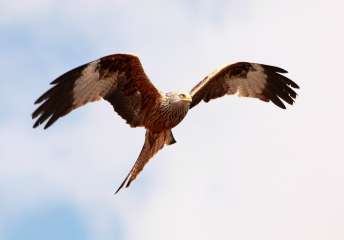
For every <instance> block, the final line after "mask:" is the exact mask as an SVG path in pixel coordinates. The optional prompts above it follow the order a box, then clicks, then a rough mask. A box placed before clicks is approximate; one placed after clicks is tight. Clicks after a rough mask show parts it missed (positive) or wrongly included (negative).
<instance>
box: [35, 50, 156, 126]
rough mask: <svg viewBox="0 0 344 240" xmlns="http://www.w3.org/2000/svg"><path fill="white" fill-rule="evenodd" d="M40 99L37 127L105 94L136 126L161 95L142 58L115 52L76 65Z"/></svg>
mask: <svg viewBox="0 0 344 240" xmlns="http://www.w3.org/2000/svg"><path fill="white" fill-rule="evenodd" d="M51 84H52V85H53V87H52V88H50V89H49V90H48V91H47V92H45V93H44V94H43V95H42V96H41V97H39V98H38V99H37V101H36V102H35V104H40V106H39V107H38V108H37V109H36V110H35V111H34V112H33V114H32V118H33V119H35V118H37V120H36V122H35V124H34V127H37V126H39V125H40V124H42V123H44V122H45V121H47V123H46V125H45V127H44V128H48V127H49V126H51V125H52V124H53V123H54V122H55V121H56V120H57V119H59V118H60V117H62V116H64V115H66V114H68V113H69V112H71V111H72V110H74V109H76V108H78V107H80V106H82V105H84V104H86V103H88V102H92V101H96V100H99V99H101V98H104V99H106V100H108V101H109V102H110V103H111V104H112V105H113V107H114V109H115V111H117V112H118V114H119V115H120V116H121V117H122V118H124V119H125V120H126V121H127V123H128V124H130V125H131V126H133V127H136V126H142V125H143V123H144V120H145V113H146V112H149V111H150V110H151V108H152V107H153V106H154V104H156V102H157V101H158V100H159V99H160V97H161V95H160V93H159V91H158V90H157V89H156V88H155V87H154V85H153V84H152V83H151V82H150V80H149V79H148V77H147V76H146V74H145V72H144V70H143V67H142V65H141V62H140V60H139V59H138V58H137V57H136V56H133V55H128V54H113V55H109V56H106V57H103V58H100V59H98V60H96V61H93V62H90V63H87V64H84V65H82V66H80V67H77V68H75V69H73V70H71V71H69V72H67V73H65V74H63V75H62V76H60V77H58V78H57V79H56V80H54V81H53V82H52V83H51Z"/></svg>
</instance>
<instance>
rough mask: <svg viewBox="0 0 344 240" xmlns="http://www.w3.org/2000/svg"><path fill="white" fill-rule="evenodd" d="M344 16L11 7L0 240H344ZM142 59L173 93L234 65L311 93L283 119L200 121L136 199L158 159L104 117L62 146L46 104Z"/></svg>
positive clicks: (84, 121) (268, 113)
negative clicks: (56, 84)
mask: <svg viewBox="0 0 344 240" xmlns="http://www.w3.org/2000/svg"><path fill="white" fill-rule="evenodd" d="M343 8H344V3H343V2H342V1H339V0H338V1H335V0H329V1H310V0H304V1H296V0H291V1H272V0H266V1H262V0H245V1H232V0H231V1H182V0H180V1H153V0H152V1H124V0H122V1H105V0H98V1H90V0H88V1H81V0H79V1H64V0H62V1H48V0H45V1H43V0H26V1H19V0H12V1H4V0H1V2H0V35H1V38H0V66H1V71H2V74H1V80H0V92H1V94H0V104H1V108H0V162H1V167H0V239H3V240H17V239H26V240H31V239H35V240H41V239H42V240H43V239H74V240H78V239H86V240H95V239H102V240H108V239H118V240H122V239H123V240H127V239H140V240H145V239H147V240H155V239H166V240H169V239H171V240H172V239H199V240H203V239H238V240H249V239H264V240H273V239H282V240H283V239H288V240H289V239H297V240H298V239H314V240H318V239H319V240H320V239H333V240H337V239H338V240H339V239H343V238H344V230H343V229H344V227H343V226H344V205H343V202H344V192H343V183H344V173H343V168H344V154H343V134H344V127H343V122H344V113H343V106H342V103H343V102H344V97H343V94H342V89H343V88H344V79H343V77H342V75H341V72H342V68H343V57H342V56H343V54H344V47H343V46H344V45H343V42H344V31H343V22H344V17H343V14H342V9H343ZM118 52H129V53H135V54H137V55H139V56H140V58H141V60H142V62H143V65H144V67H145V70H146V72H147V74H148V75H149V76H150V78H151V79H152V81H153V82H154V84H155V85H156V86H157V87H158V88H159V89H161V90H164V91H169V90H176V89H180V90H188V89H191V87H192V86H193V85H194V84H196V83H197V82H198V81H200V80H201V79H202V78H203V77H204V76H205V75H206V74H208V73H209V72H211V71H212V70H214V69H215V68H216V67H218V66H219V65H222V64H224V63H231V62H236V61H254V62H261V63H266V64H272V65H277V66H281V67H283V68H286V69H288V70H289V72H290V73H289V74H288V76H289V77H290V78H291V79H293V80H295V81H296V82H297V83H298V84H299V85H300V86H301V90H300V91H299V97H298V99H297V102H296V104H295V105H294V106H292V107H289V109H288V110H286V111H283V110H280V109H278V108H277V107H275V106H273V105H272V104H265V103H263V102H259V101H257V100H254V99H253V100H252V99H246V98H236V97H227V98H222V99H220V100H217V101H213V102H211V103H209V104H200V105H199V106H198V107H196V108H195V109H193V110H192V111H191V112H190V114H189V115H188V116H187V117H186V119H185V120H184V122H183V123H182V124H180V125H179V126H178V127H177V128H176V129H175V130H174V135H175V137H176V139H177V142H178V143H177V144H176V145H173V146H171V147H166V148H164V149H163V150H162V151H161V152H160V153H159V154H158V155H157V156H156V157H155V158H154V159H153V160H152V161H151V162H150V163H149V164H148V165H147V166H146V168H145V169H144V171H143V173H142V174H141V175H140V177H139V178H138V180H137V181H135V182H134V183H133V184H132V186H131V187H130V188H129V189H125V190H124V191H122V192H120V194H118V195H115V196H114V195H113V192H114V190H115V188H116V187H118V185H119V184H120V183H121V181H122V180H123V178H124V177H125V176H126V174H127V172H128V171H129V170H130V168H131V166H132V164H133V163H134V161H135V160H136V157H137V155H138V153H139V151H140V149H141V147H142V144H143V139H144V130H143V129H130V128H129V127H128V126H127V125H126V124H125V123H124V121H123V120H122V119H121V118H120V117H118V116H117V115H116V114H115V113H113V111H112V107H111V106H110V105H109V104H108V103H107V102H104V101H101V102H97V103H94V104H89V105H87V106H86V107H84V108H81V109H79V110H77V111H75V112H73V113H72V114H70V115H68V117H65V118H63V119H61V120H60V121H58V122H57V123H56V124H55V125H54V126H53V127H52V128H50V129H49V130H48V131H44V130H42V129H35V130H33V129H32V128H31V126H32V120H31V119H30V114H31V112H32V111H33V109H34V106H33V105H32V104H33V101H34V100H35V99H36V98H37V97H38V96H39V95H40V94H41V93H42V92H43V91H45V90H46V89H47V88H48V83H49V82H51V81H52V80H53V79H54V78H55V77H57V76H59V75H60V74H61V73H63V72H65V71H67V70H69V69H71V68H73V67H76V66H78V65H80V64H83V63H85V62H88V61H91V60H94V59H96V58H98V57H100V56H103V55H107V54H110V53H118Z"/></svg>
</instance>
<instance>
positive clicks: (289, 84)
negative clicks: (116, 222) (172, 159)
mask: <svg viewBox="0 0 344 240" xmlns="http://www.w3.org/2000/svg"><path fill="white" fill-rule="evenodd" d="M281 73H287V71H286V70H284V69H282V68H279V67H273V66H269V65H264V64H258V63H248V62H238V63H235V64H231V65H226V66H224V67H222V68H220V69H218V70H216V71H214V72H213V73H211V74H209V75H208V76H206V77H205V78H204V79H203V80H202V81H201V82H200V83H198V84H197V85H196V86H195V87H194V88H193V89H192V90H191V91H190V93H186V92H168V93H162V92H160V91H159V90H158V89H156V88H155V86H154V85H153V84H152V83H151V81H150V80H149V78H148V77H147V75H146V74H145V72H144V70H143V67H142V65H141V62H140V60H139V58H138V57H136V56H134V55H129V54H113V55H109V56H106V57H102V58H100V59H98V60H95V61H93V62H90V63H87V64H84V65H82V66H80V67H77V68H75V69H72V70H70V71H69V72H66V73H65V74H63V75H61V76H60V77H58V78H57V79H55V80H54V81H53V82H52V83H51V84H52V85H53V86H52V88H50V89H49V90H48V91H47V92H45V93H44V94H43V95H42V96H41V97H39V98H38V99H37V100H36V102H35V104H40V106H39V107H38V108H37V109H36V110H35V111H34V112H33V114H32V118H33V119H35V118H37V120H36V122H35V124H34V125H33V127H34V128H35V127H37V126H39V125H40V124H43V123H44V122H45V121H47V122H46V124H45V126H44V129H46V128H48V127H49V126H51V125H52V124H53V123H54V122H55V121H56V120H57V119H59V118H60V117H62V116H64V115H66V114H68V113H69V112H71V111H72V110H74V109H76V108H78V107H80V106H82V105H84V104H86V103H88V102H92V101H96V100H99V99H101V98H103V99H105V100H107V101H108V102H110V103H111V104H112V106H113V108H114V110H115V111H116V112H117V113H118V114H119V115H120V116H121V117H122V118H123V119H124V120H126V122H127V123H128V124H129V125H130V126H131V127H144V128H146V136H145V142H144V145H143V148H142V150H141V153H140V155H139V157H138V159H137V161H136V162H135V164H134V166H133V167H132V169H131V170H130V172H129V174H128V175H127V177H126V178H125V179H124V181H123V182H122V184H121V185H120V187H119V188H118V190H117V191H116V193H117V192H118V191H119V190H120V189H121V188H122V187H123V186H125V187H128V186H129V185H130V183H131V182H132V181H133V180H134V179H135V178H136V177H137V175H138V174H139V173H140V172H141V170H142V169H143V167H144V166H145V164H146V163H147V162H148V161H149V159H151V158H152V157H153V155H154V154H156V153H157V152H158V151H159V150H160V149H161V148H163V146H164V145H165V144H167V145H170V144H174V143H176V141H175V139H174V137H173V135H172V131H171V129H172V128H174V127H175V126H177V125H178V124H179V123H180V122H181V121H182V120H183V119H184V117H185V116H186V114H187V113H188V111H189V109H191V108H193V107H194V106H196V105H197V104H198V103H200V102H201V101H202V100H203V101H205V102H208V101H210V100H212V99H215V98H218V97H222V96H224V95H233V94H237V95H239V96H243V97H252V98H258V99H260V100H263V101H265V102H269V101H271V102H273V103H274V104H275V105H276V106H278V107H280V108H283V109H285V105H284V103H283V101H284V102H286V103H288V104H293V103H294V99H295V98H296V95H297V94H296V92H295V91H294V90H293V88H299V87H298V85H297V84H296V83H295V82H293V81H291V80H290V79H288V78H287V77H285V76H284V75H282V74H281Z"/></svg>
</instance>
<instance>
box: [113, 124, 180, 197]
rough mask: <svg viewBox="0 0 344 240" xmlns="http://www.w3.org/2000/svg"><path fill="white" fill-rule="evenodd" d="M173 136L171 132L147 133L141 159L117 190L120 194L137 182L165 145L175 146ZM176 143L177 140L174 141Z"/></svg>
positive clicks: (139, 158)
mask: <svg viewBox="0 0 344 240" xmlns="http://www.w3.org/2000/svg"><path fill="white" fill-rule="evenodd" d="M172 139H173V135H172V133H171V131H170V130H167V131H163V132H160V133H153V132H151V131H149V130H147V131H146V136H145V143H144V145H143V147H142V150H141V152H140V155H139V157H138V158H137V160H136V162H135V164H134V166H133V167H132V168H131V170H130V172H129V174H128V175H127V176H126V178H125V179H124V180H123V182H122V184H121V185H120V186H119V188H118V189H117V190H116V192H115V193H118V192H119V190H121V189H122V188H123V187H124V186H125V187H129V185H130V183H131V182H132V181H134V180H135V178H136V177H137V176H138V175H139V173H140V172H141V171H142V169H143V167H144V166H145V165H146V163H148V161H149V160H150V159H151V158H152V157H153V156H154V155H155V154H156V153H157V152H158V151H159V150H160V149H162V148H163V147H164V145H165V144H173V142H171V140H172ZM173 141H174V142H175V140H174V139H173Z"/></svg>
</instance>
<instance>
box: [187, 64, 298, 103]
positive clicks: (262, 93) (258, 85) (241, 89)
mask: <svg viewBox="0 0 344 240" xmlns="http://www.w3.org/2000/svg"><path fill="white" fill-rule="evenodd" d="M281 73H287V71H286V70H284V69H281V68H279V67H274V66H269V65H264V64H258V63H248V62H239V63H235V64H231V65H227V66H225V67H223V68H221V69H219V70H216V71H214V72H213V73H211V74H210V75H208V76H206V77H205V78H204V79H203V80H202V81H201V82H200V83H198V84H197V85H196V86H195V87H194V88H193V89H192V90H191V96H192V102H191V105H190V108H192V107H194V106H195V105H197V104H198V103H199V102H200V101H202V100H203V101H205V102H208V101H210V100H211V99H215V98H218V97H222V96H224V95H226V94H227V95H234V94H236V95H239V96H243V97H252V98H258V99H260V100H263V101H266V102H268V101H272V102H273V103H274V104H275V105H277V106H278V107H280V108H285V105H284V103H283V101H285V102H287V103H289V104H293V103H294V99H295V98H296V96H297V94H296V92H295V91H294V90H293V88H299V86H298V85H297V84H296V83H295V82H293V81H292V80H290V79H288V78H287V77H285V76H284V75H282V74H281ZM282 100H283V101H282Z"/></svg>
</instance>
